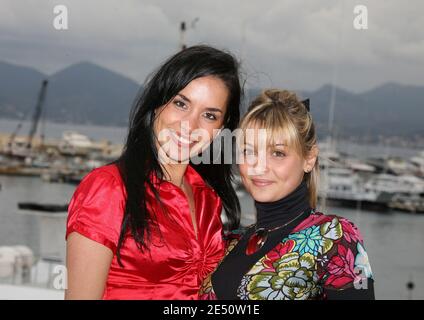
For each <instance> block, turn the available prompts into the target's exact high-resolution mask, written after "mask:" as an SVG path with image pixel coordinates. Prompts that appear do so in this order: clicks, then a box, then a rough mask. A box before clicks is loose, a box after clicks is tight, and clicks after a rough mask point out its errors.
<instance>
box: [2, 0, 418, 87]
mask: <svg viewBox="0 0 424 320" xmlns="http://www.w3.org/2000/svg"><path fill="white" fill-rule="evenodd" d="M360 3H361V4H364V5H366V6H367V8H368V23H369V29H368V30H355V29H354V28H353V19H354V13H353V8H354V6H355V5H357V4H358V1H353V0H325V1H307V0H288V1H280V0H262V1H241V0H215V1H195V0H180V1H168V0H156V1H153V0H151V1H137V0H125V1H113V0H103V1H100V0H92V1H84V0H67V1H65V0H63V1H60V0H55V1H52V0H50V1H43V2H40V1H35V0H33V1H25V2H23V1H19V2H18V1H13V0H3V1H2V6H1V7H0V16H1V17H2V19H1V20H0V30H1V33H0V60H6V61H10V62H14V63H18V64H23V65H29V66H33V67H35V68H37V69H39V70H41V71H44V72H47V73H52V72H54V71H56V70H58V69H61V68H63V67H66V66H68V65H70V64H72V63H75V62H78V61H80V60H90V61H93V62H95V63H98V64H100V65H102V66H105V67H108V68H110V69H112V70H115V71H118V72H121V73H123V74H125V75H127V76H129V77H131V78H133V79H135V80H137V81H138V82H143V80H144V78H145V77H146V75H147V74H148V73H150V72H151V71H152V70H154V69H155V67H156V66H157V65H159V64H160V63H161V61H163V60H164V59H165V58H166V57H168V56H169V55H171V54H173V53H174V52H176V51H177V50H178V45H179V24H180V22H181V21H187V23H188V25H190V22H191V21H193V19H195V18H199V21H198V22H197V23H196V25H195V27H194V29H189V30H188V31H187V34H186V39H187V42H188V44H195V43H199V42H201V43H208V44H211V45H214V46H217V47H219V48H225V49H229V50H231V51H232V52H234V53H235V54H236V55H237V56H239V57H240V58H241V59H242V62H243V67H244V70H245V73H246V74H247V75H248V78H249V80H250V81H251V82H252V83H251V85H252V86H285V87H288V88H294V89H314V88H317V87H319V86H321V85H323V84H325V83H328V82H331V81H333V80H334V79H336V80H337V83H336V84H337V85H339V86H342V87H345V88H347V89H350V90H353V91H358V90H365V89H368V88H370V87H373V86H376V85H379V84H381V83H384V82H388V81H395V82H400V83H411V84H418V85H424V77H423V76H422V66H423V65H424V54H423V53H424V36H423V33H422V31H421V30H422V29H423V28H424V22H423V19H422V13H423V12H424V2H422V1H420V0H409V1H404V2H400V1H396V0H385V1H383V0H378V1H376V0H374V1H371V0H366V1H361V2H360ZM56 4H64V5H66V6H67V7H68V10H69V30H67V31H57V30H55V29H54V28H53V25H52V22H53V18H54V15H53V7H54V5H56ZM335 74H336V77H335V76H334V75H335Z"/></svg>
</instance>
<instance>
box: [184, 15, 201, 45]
mask: <svg viewBox="0 0 424 320" xmlns="http://www.w3.org/2000/svg"><path fill="white" fill-rule="evenodd" d="M199 20H200V19H199V18H198V17H196V18H194V19H193V20H192V21H191V22H190V27H188V26H187V23H186V22H185V21H181V23H180V50H184V49H185V48H187V44H186V32H187V30H188V29H194V27H195V26H196V23H197V22H198V21H199Z"/></svg>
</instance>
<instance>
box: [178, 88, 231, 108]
mask: <svg viewBox="0 0 424 320" xmlns="http://www.w3.org/2000/svg"><path fill="white" fill-rule="evenodd" d="M177 96H180V97H181V98H182V99H183V100H185V101H187V102H188V103H191V101H190V99H189V98H187V97H186V96H185V95H183V94H182V93H177ZM206 111H211V112H220V113H223V112H222V110H221V109H218V108H206Z"/></svg>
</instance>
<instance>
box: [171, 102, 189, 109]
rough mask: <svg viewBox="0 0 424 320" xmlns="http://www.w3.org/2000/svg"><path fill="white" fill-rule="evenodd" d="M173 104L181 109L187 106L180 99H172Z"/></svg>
mask: <svg viewBox="0 0 424 320" xmlns="http://www.w3.org/2000/svg"><path fill="white" fill-rule="evenodd" d="M174 104H175V105H176V106H177V107H178V108H181V109H187V106H186V104H185V103H184V102H182V101H181V100H174Z"/></svg>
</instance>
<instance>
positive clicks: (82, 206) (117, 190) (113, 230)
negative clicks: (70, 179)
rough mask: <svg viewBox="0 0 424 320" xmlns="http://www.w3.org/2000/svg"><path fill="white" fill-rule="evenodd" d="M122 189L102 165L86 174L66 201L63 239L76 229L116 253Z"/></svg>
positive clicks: (116, 179)
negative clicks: (67, 201) (66, 213)
mask: <svg viewBox="0 0 424 320" xmlns="http://www.w3.org/2000/svg"><path fill="white" fill-rule="evenodd" d="M124 189H125V188H124V185H123V183H122V182H121V180H120V179H119V178H118V177H116V176H115V175H114V174H112V173H111V172H110V171H108V170H107V169H104V168H102V167H101V168H97V169H95V170H93V171H91V172H90V173H89V174H88V175H86V176H85V177H84V178H83V180H82V181H81V183H80V184H79V185H78V187H77V189H76V190H75V192H74V194H73V196H72V199H71V201H70V203H69V206H68V220H67V228H66V236H65V238H66V239H67V238H68V235H69V234H70V233H71V232H74V231H75V232H78V233H79V234H81V235H83V236H85V237H87V238H89V239H91V240H94V241H96V242H98V243H100V244H103V245H104V246H106V247H108V248H110V249H111V250H112V252H113V253H114V254H115V253H116V248H117V245H118V240H119V235H120V232H121V224H122V218H123V215H124V210H125V193H124Z"/></svg>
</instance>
